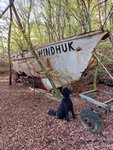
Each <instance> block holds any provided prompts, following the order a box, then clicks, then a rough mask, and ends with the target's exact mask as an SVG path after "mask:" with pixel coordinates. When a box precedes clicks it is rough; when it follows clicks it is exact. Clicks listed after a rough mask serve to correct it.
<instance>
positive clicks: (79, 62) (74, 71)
mask: <svg viewBox="0 0 113 150" xmlns="http://www.w3.org/2000/svg"><path fill="white" fill-rule="evenodd" d="M106 35H108V33H107V32H106V31H101V30H98V31H93V32H90V33H86V34H83V35H78V36H73V37H70V38H67V39H65V40H62V41H60V42H57V43H52V44H49V45H46V46H44V47H41V48H38V49H36V50H35V51H36V53H37V55H38V56H39V58H40V61H41V62H42V64H43V65H44V67H45V68H48V69H50V70H51V71H52V74H53V79H54V81H55V83H56V86H57V87H60V86H63V85H66V84H69V83H71V82H72V81H75V80H79V78H80V77H81V75H82V72H84V70H85V69H86V68H87V66H88V62H89V60H90V58H91V56H92V52H93V50H94V49H95V47H96V46H97V45H98V43H99V42H100V41H101V39H102V38H103V37H105V36H106ZM12 62H13V68H14V70H15V71H16V72H18V73H20V72H24V73H26V74H27V75H28V76H37V77H40V78H41V80H42V82H43V84H44V85H45V87H46V88H47V89H52V86H51V84H50V82H49V80H48V79H47V78H46V77H45V75H44V73H43V70H42V69H41V68H40V66H39V65H38V64H37V61H36V60H35V58H34V57H33V55H32V53H31V52H30V51H28V52H23V53H18V54H16V55H14V56H13V57H12Z"/></svg>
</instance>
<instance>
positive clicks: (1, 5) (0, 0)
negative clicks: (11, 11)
mask: <svg viewBox="0 0 113 150" xmlns="http://www.w3.org/2000/svg"><path fill="white" fill-rule="evenodd" d="M7 5H8V0H0V12H1V11H3V10H4V9H5V8H6V7H7Z"/></svg>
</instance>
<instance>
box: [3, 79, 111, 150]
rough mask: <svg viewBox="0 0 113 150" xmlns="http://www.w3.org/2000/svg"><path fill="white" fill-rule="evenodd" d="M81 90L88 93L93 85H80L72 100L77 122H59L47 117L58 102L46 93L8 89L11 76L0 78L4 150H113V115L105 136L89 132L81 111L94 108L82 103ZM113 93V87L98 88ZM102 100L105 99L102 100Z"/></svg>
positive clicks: (107, 117) (106, 118) (17, 86)
mask: <svg viewBox="0 0 113 150" xmlns="http://www.w3.org/2000/svg"><path fill="white" fill-rule="evenodd" d="M77 87H78V90H79V89H80V90H81V91H87V90H88V89H91V88H92V87H91V85H85V84H83V83H81V82H80V83H77V84H76V87H75V86H74V87H73V91H74V92H75V95H74V96H73V98H72V101H73V105H74V110H75V112H76V114H77V118H76V120H72V119H71V115H70V122H66V121H62V120H58V119H56V118H55V117H51V116H48V115H47V112H48V110H49V109H50V108H54V109H57V107H58V102H57V101H55V100H52V97H51V96H49V95H48V94H46V92H43V90H42V91H41V92H38V93H35V95H34V92H33V91H31V89H30V88H29V87H28V86H25V85H22V84H14V83H13V85H12V86H8V76H1V77H0V150H113V114H112V113H111V114H109V115H106V114H104V113H103V115H102V119H103V121H104V129H103V132H102V135H94V134H92V133H91V132H89V131H88V130H87V129H85V128H84V127H83V126H82V124H81V123H80V121H79V119H78V114H79V113H80V111H81V110H83V109H86V108H87V107H89V106H91V104H90V103H88V102H86V101H85V100H83V99H81V98H80V97H79V96H78V94H77ZM98 88H99V89H103V90H106V91H110V92H113V87H108V86H104V85H98ZM101 99H103V98H102V97H101Z"/></svg>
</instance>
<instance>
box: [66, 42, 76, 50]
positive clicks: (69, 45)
mask: <svg viewBox="0 0 113 150" xmlns="http://www.w3.org/2000/svg"><path fill="white" fill-rule="evenodd" d="M72 44H73V42H68V48H69V50H70V51H71V50H73V51H74V50H75V49H74V48H73V47H72Z"/></svg>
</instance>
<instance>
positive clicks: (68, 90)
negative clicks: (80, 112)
mask: <svg viewBox="0 0 113 150" xmlns="http://www.w3.org/2000/svg"><path fill="white" fill-rule="evenodd" d="M61 93H62V95H63V96H64V97H65V98H69V96H70V94H72V91H71V90H70V89H68V88H67V87H66V88H64V89H63V90H62V92H61Z"/></svg>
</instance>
